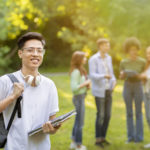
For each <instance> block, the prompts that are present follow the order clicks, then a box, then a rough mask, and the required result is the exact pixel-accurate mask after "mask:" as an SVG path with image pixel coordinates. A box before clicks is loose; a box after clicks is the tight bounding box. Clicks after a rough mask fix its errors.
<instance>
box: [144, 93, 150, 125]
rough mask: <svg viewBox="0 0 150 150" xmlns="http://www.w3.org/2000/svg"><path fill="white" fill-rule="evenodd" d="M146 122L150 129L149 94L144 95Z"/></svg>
mask: <svg viewBox="0 0 150 150" xmlns="http://www.w3.org/2000/svg"><path fill="white" fill-rule="evenodd" d="M144 103H145V112H146V120H147V123H148V126H149V128H150V93H144Z"/></svg>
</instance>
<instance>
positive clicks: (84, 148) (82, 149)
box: [75, 145, 87, 150]
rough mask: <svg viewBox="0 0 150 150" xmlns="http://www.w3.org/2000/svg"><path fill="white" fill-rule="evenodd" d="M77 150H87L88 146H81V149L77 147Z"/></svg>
mask: <svg viewBox="0 0 150 150" xmlns="http://www.w3.org/2000/svg"><path fill="white" fill-rule="evenodd" d="M75 150H87V148H86V146H84V145H81V146H80V147H76V149H75Z"/></svg>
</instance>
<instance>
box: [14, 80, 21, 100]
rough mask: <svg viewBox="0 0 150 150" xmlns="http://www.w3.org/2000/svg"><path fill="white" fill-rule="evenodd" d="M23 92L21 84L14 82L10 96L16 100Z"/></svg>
mask: <svg viewBox="0 0 150 150" xmlns="http://www.w3.org/2000/svg"><path fill="white" fill-rule="evenodd" d="M23 91H24V86H23V84H22V83H17V82H15V83H14V89H13V93H12V96H13V97H14V100H16V99H17V98H18V97H19V96H21V94H22V92H23Z"/></svg>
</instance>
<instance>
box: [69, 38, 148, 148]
mask: <svg viewBox="0 0 150 150" xmlns="http://www.w3.org/2000/svg"><path fill="white" fill-rule="evenodd" d="M97 44H98V52H97V53H96V54H94V55H93V56H92V57H91V58H90V59H89V78H88V75H87V71H86V69H85V68H84V65H85V64H86V61H87V58H86V53H84V52H81V51H75V52H74V53H73V55H72V59H71V69H70V77H71V89H72V92H73V104H74V106H75V108H76V111H77V115H76V118H75V122H74V126H73V130H72V142H71V144H70V149H75V150H86V149H87V148H86V146H84V145H82V128H83V124H84V113H85V102H84V101H85V97H86V93H87V90H88V89H90V88H91V90H92V94H93V96H94V98H95V104H96V108H97V114H96V121H95V138H96V141H95V145H97V146H99V147H101V148H104V146H105V145H109V144H110V143H109V142H108V141H107V140H106V135H107V129H108V126H109V122H110V118H111V109H112V92H113V90H114V88H115V86H116V78H115V75H114V72H113V65H112V58H111V56H110V55H109V54H108V52H109V50H110V42H109V40H108V39H105V38H100V39H98V41H97ZM140 49H141V46H140V41H139V40H138V39H137V38H135V37H131V38H128V39H126V41H125V42H124V51H125V52H126V54H127V56H128V57H127V58H126V59H123V60H122V61H121V63H120V79H123V80H124V88H123V98H124V102H125V106H126V118H127V141H126V143H130V142H136V143H139V142H142V141H143V117H142V101H143V100H144V102H145V110H146V118H147V122H148V125H149V127H150V47H148V48H147V49H146V57H147V60H145V59H143V58H141V57H139V56H138V51H139V50H140ZM133 103H134V104H135V118H136V121H135V124H134V117H133Z"/></svg>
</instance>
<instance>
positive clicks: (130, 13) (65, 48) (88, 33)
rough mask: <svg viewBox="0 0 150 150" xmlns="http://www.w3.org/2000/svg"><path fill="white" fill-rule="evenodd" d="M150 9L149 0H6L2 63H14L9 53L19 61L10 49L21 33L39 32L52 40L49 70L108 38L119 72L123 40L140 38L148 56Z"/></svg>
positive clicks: (1, 10)
mask: <svg viewBox="0 0 150 150" xmlns="http://www.w3.org/2000/svg"><path fill="white" fill-rule="evenodd" d="M149 10H150V1H149V0H142V1H141V0H132V1H131V0H114V1H111V0H61V1H59V0H55V1H54V0H36V1H35V0H32V1H31V0H17V1H16V3H14V1H13V0H1V3H0V16H1V17H0V27H1V29H2V30H0V35H1V36H0V45H1V49H0V65H1V66H3V67H6V65H8V63H9V62H10V63H11V61H7V63H5V62H6V59H5V57H4V56H9V57H6V58H10V57H14V58H15V60H17V57H16V55H15V56H13V55H11V54H12V52H11V50H10V49H14V47H15V42H14V41H16V40H17V38H18V36H19V35H20V34H21V33H24V32H26V31H38V32H41V33H42V34H43V35H44V37H45V38H46V41H47V47H46V48H47V52H46V56H45V61H44V64H43V66H44V67H45V68H47V67H51V66H59V65H67V64H69V60H70V57H71V54H72V52H73V51H75V50H82V51H85V52H87V53H88V54H89V56H90V55H92V54H93V53H95V52H96V51H97V45H96V40H97V39H98V38H99V37H105V38H108V39H110V41H111V47H112V50H111V52H110V53H111V55H112V57H113V63H114V68H115V72H116V73H117V72H118V65H119V63H120V60H121V59H122V58H123V57H125V54H124V53H123V50H122V44H123V42H124V41H125V39H126V38H127V37H130V36H136V37H137V38H139V40H140V41H141V43H142V50H143V51H141V53H140V55H141V56H144V53H145V52H144V49H145V47H146V46H148V45H149V42H150V41H149V37H150V31H149V26H150V22H149V15H150V11H149ZM9 60H10V59H9ZM16 63H17V61H16Z"/></svg>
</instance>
